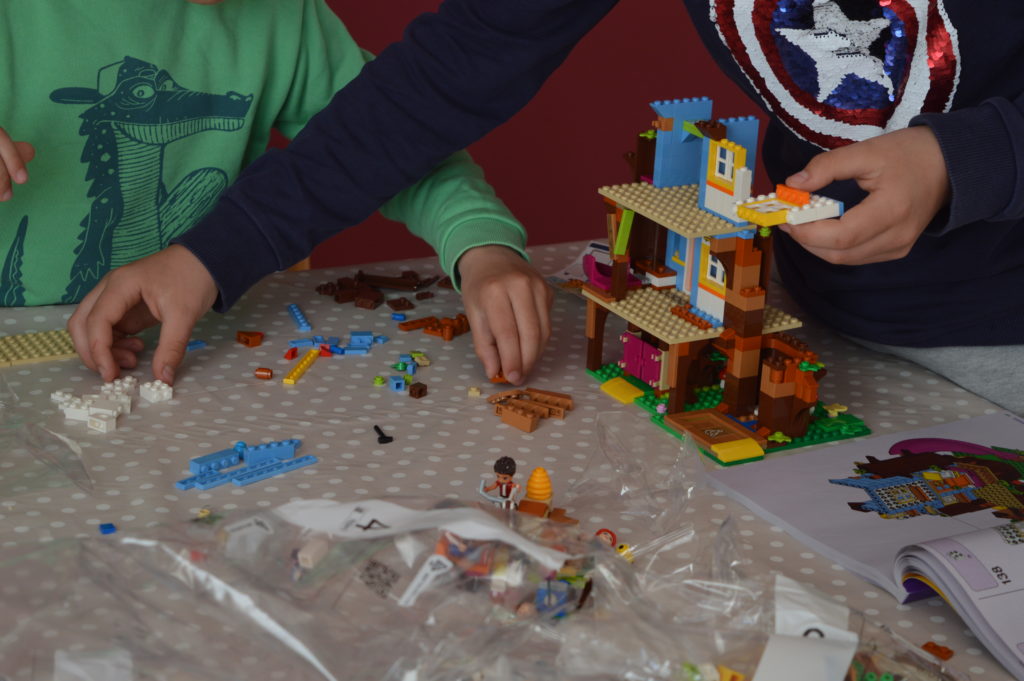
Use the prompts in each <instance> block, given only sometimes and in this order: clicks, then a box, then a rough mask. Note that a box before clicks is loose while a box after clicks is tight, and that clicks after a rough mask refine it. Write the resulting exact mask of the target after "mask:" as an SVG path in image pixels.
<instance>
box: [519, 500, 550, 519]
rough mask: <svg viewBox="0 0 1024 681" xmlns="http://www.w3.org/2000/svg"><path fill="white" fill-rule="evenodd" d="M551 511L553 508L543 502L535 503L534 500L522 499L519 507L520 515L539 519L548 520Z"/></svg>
mask: <svg viewBox="0 0 1024 681" xmlns="http://www.w3.org/2000/svg"><path fill="white" fill-rule="evenodd" d="M550 509H551V507H550V506H549V505H548V504H546V503H544V502H543V501H534V500H533V499H521V500H520V501H519V505H518V507H517V510H518V511H519V512H520V513H525V514H526V515H532V516H535V517H537V518H547V517H548V512H549V511H550Z"/></svg>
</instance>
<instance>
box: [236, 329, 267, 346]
mask: <svg viewBox="0 0 1024 681" xmlns="http://www.w3.org/2000/svg"><path fill="white" fill-rule="evenodd" d="M235 340H236V341H238V342H239V343H241V344H242V345H244V346H245V347H247V348H255V347H259V346H260V345H262V344H263V332H262V331H239V332H237V333H236V334H235Z"/></svg>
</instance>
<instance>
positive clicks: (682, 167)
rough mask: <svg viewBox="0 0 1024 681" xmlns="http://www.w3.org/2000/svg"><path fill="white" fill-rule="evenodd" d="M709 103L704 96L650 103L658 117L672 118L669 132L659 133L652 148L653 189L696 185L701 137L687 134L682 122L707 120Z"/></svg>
mask: <svg viewBox="0 0 1024 681" xmlns="http://www.w3.org/2000/svg"><path fill="white" fill-rule="evenodd" d="M712 106H713V102H712V101H711V100H710V99H709V98H707V97H694V98H688V99H673V100H661V101H655V102H651V108H652V109H654V112H655V113H656V114H658V115H659V116H662V117H664V118H672V119H674V121H673V124H672V129H671V130H659V131H658V135H657V143H656V145H655V147H654V176H653V177H652V178H651V181H652V182H653V183H654V186H655V187H677V186H679V185H686V184H697V183H698V182H700V177H701V171H702V169H703V166H701V165H700V147H701V138H699V137H695V136H693V135H691V134H690V133H689V132H688V131H687V130H686V129H685V128H684V127H683V121H691V122H692V121H702V120H709V119H710V118H711V110H712Z"/></svg>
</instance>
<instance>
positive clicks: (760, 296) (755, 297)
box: [725, 286, 766, 310]
mask: <svg viewBox="0 0 1024 681" xmlns="http://www.w3.org/2000/svg"><path fill="white" fill-rule="evenodd" d="M765 297H766V296H765V290H764V289H763V288H761V287H760V286H754V287H751V288H745V289H741V290H740V289H731V288H730V289H726V291H725V302H726V304H727V305H734V306H736V307H738V308H739V309H741V310H763V309H764V304H765Z"/></svg>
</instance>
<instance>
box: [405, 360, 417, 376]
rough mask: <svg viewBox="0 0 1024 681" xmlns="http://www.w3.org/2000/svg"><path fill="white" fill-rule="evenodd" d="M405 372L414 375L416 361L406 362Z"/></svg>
mask: <svg viewBox="0 0 1024 681" xmlns="http://www.w3.org/2000/svg"><path fill="white" fill-rule="evenodd" d="M405 373H407V374H409V375H410V376H415V375H416V362H408V363H406V365H405Z"/></svg>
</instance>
